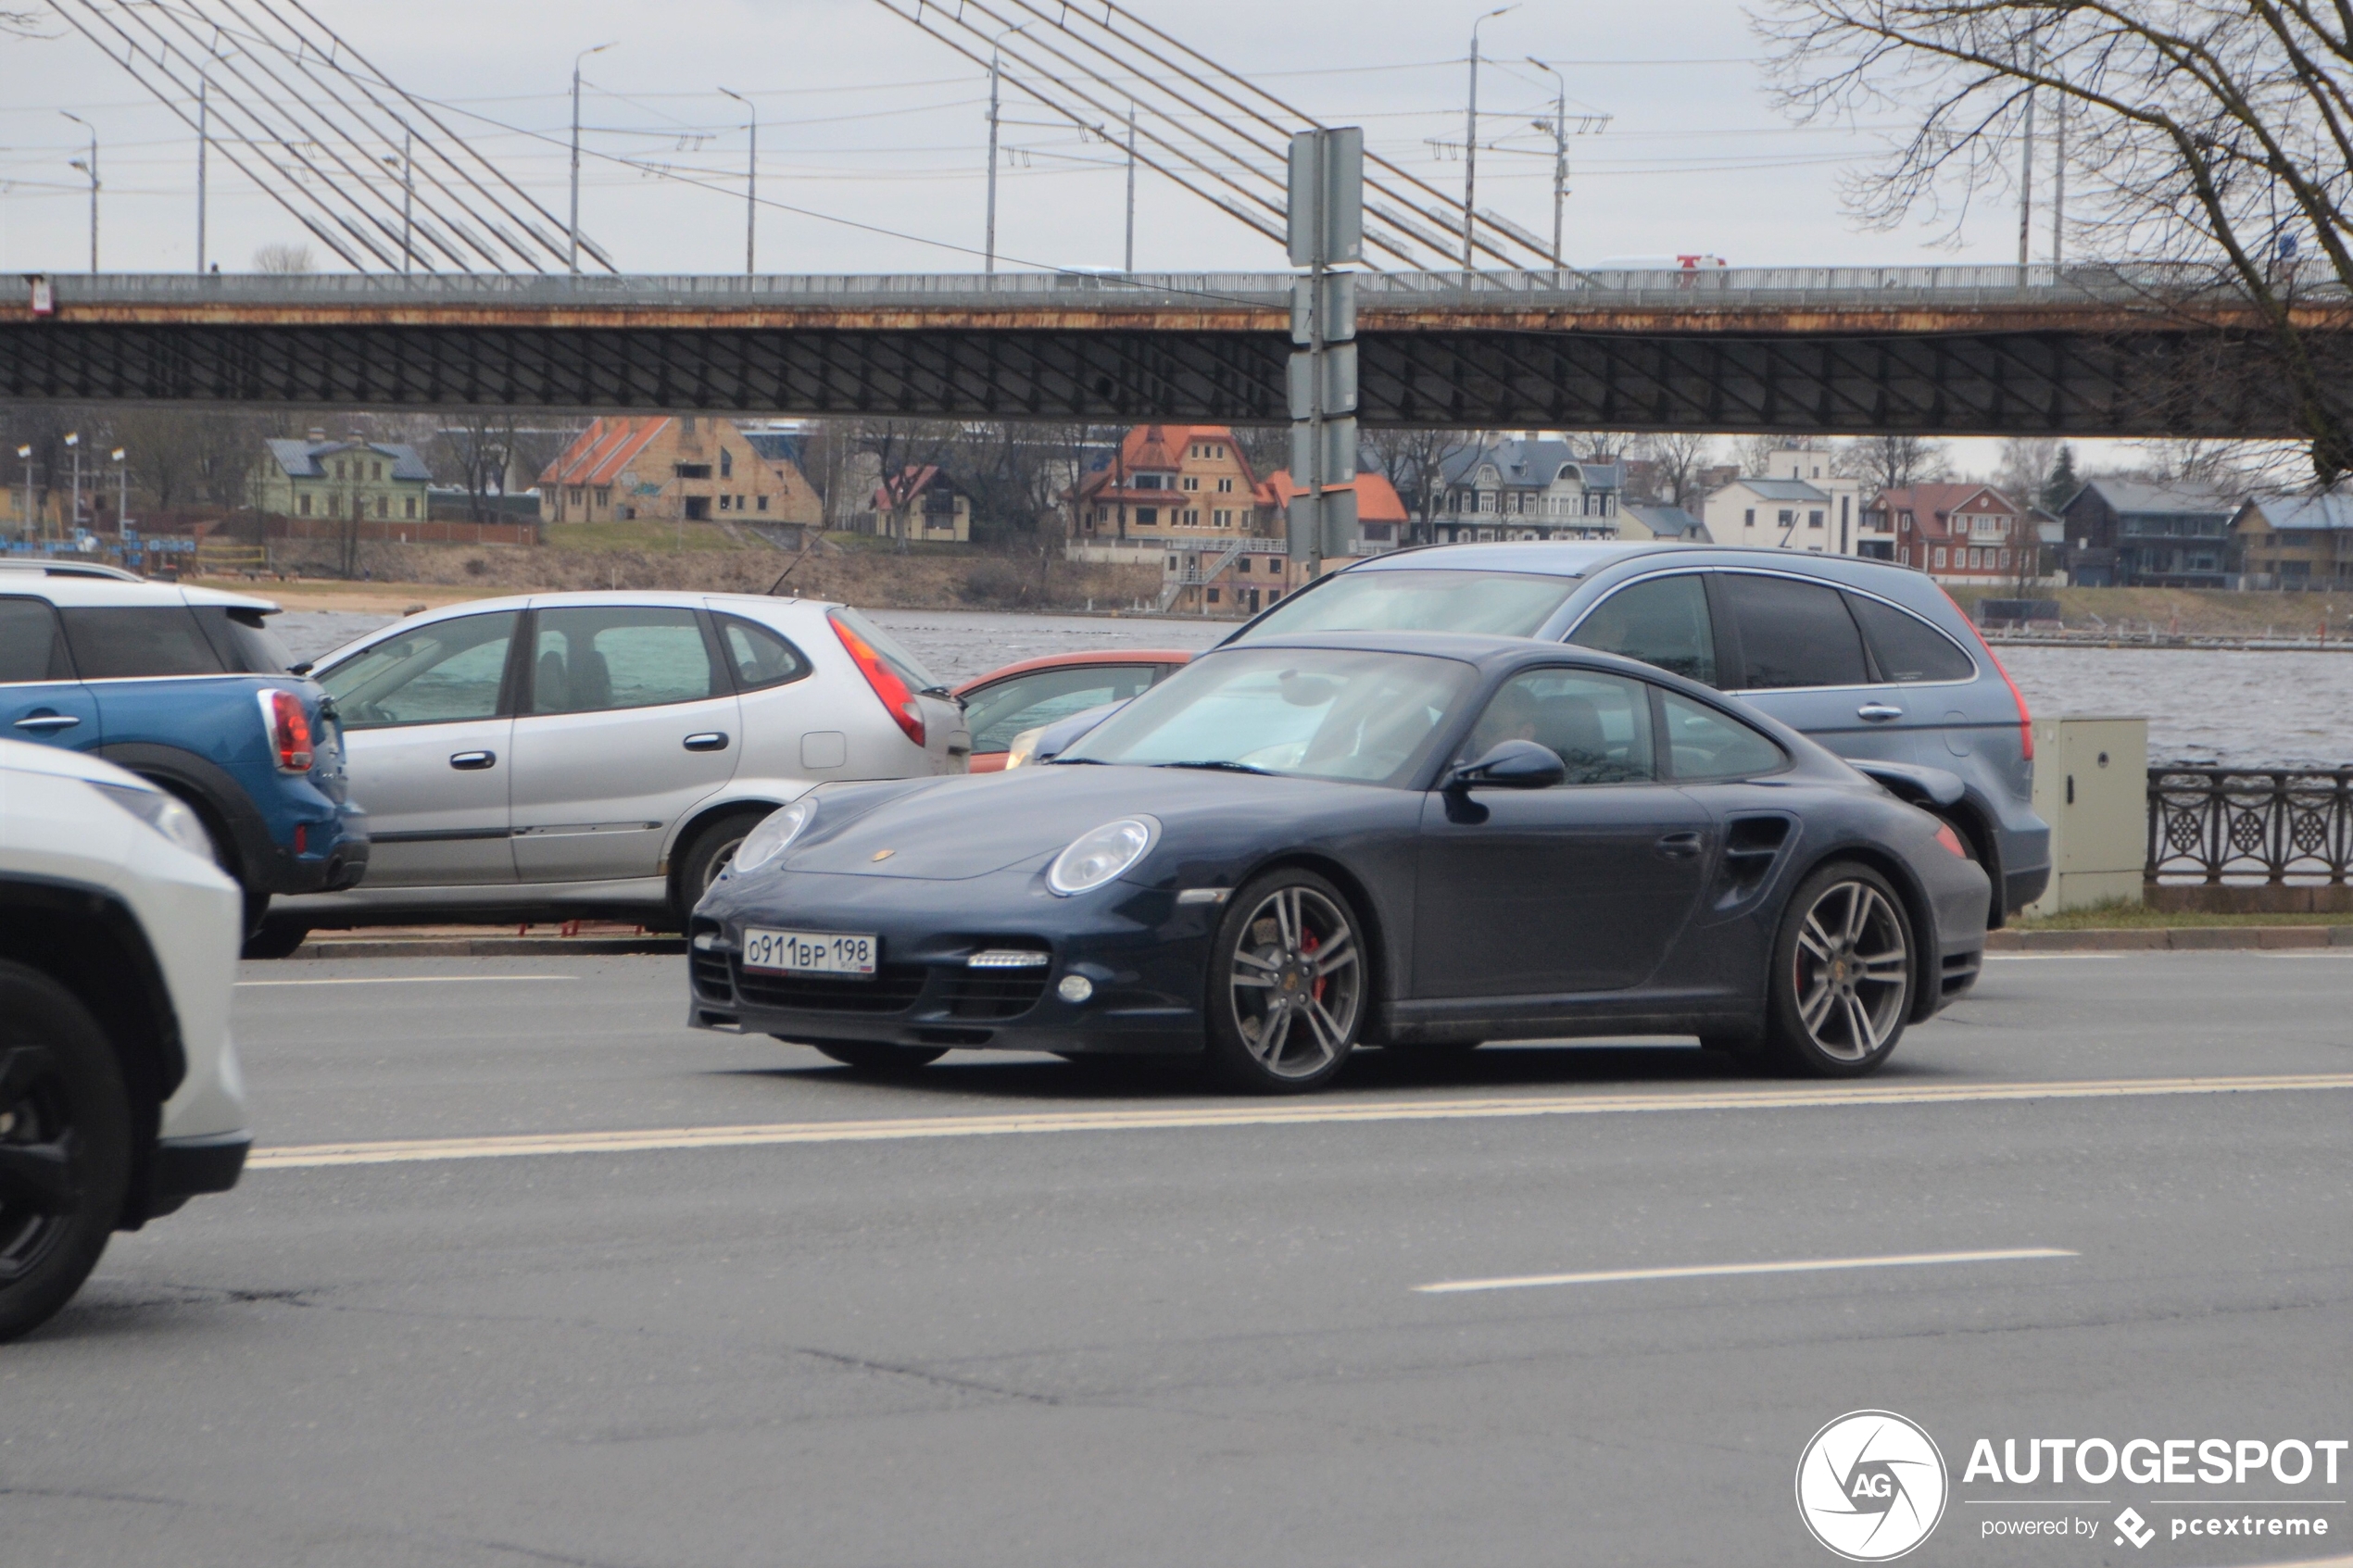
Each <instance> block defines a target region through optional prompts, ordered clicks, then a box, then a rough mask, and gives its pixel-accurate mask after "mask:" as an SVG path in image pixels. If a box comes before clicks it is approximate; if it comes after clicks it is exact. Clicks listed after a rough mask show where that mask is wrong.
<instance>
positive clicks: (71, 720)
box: [17, 713, 82, 734]
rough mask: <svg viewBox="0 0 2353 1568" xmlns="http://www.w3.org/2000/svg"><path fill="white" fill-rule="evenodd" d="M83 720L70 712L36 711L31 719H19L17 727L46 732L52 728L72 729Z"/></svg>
mask: <svg viewBox="0 0 2353 1568" xmlns="http://www.w3.org/2000/svg"><path fill="white" fill-rule="evenodd" d="M81 722H82V721H81V720H79V719H77V718H75V717H74V716H73V715H72V714H70V713H36V714H34V715H33V716H32V717H31V718H30V719H19V720H18V721H17V728H18V729H19V730H38V731H41V732H42V733H44V734H46V733H47V732H49V731H51V730H70V729H72V728H73V727H74V726H75V725H76V724H79V723H81Z"/></svg>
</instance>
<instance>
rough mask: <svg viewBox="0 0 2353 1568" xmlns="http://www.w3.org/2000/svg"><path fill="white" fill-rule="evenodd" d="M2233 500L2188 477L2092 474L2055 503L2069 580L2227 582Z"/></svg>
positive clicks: (2163, 584) (2231, 576)
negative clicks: (2163, 480)
mask: <svg viewBox="0 0 2353 1568" xmlns="http://www.w3.org/2000/svg"><path fill="white" fill-rule="evenodd" d="M2239 511H2240V507H2239V504H2238V502H2237V501H2236V500H2235V499H2233V498H2232V497H2230V496H2227V495H2223V494H2221V492H2220V491H2217V490H2213V489H2210V488H2208V487H2207V486H2204V485H2195V484H2153V483H2146V482H2145V481H2141V480H2136V479H2095V480H2093V481H2091V482H2090V483H2087V484H2085V485H2084V486H2083V488H2082V489H2081V490H2079V491H2077V492H2076V493H2075V497H2074V499H2072V500H2070V501H2069V502H2068V503H2067V505H2065V506H2064V507H2061V508H2059V516H2060V517H2061V518H2062V519H2064V520H2065V521H2066V523H2067V570H2068V578H2069V581H2070V582H2072V583H2074V584H2075V585H2076V586H2077V587H2080V588H2228V587H2232V586H2233V585H2234V584H2235V582H2236V578H2237V572H2236V571H2234V570H2233V561H2232V547H2231V525H2232V522H2233V520H2234V519H2235V518H2236V517H2237V516H2238V514H2239Z"/></svg>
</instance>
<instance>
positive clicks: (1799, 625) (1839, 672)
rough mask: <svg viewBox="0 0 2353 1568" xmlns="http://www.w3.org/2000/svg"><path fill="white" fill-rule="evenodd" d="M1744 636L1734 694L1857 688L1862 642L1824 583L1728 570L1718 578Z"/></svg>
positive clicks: (1841, 604) (1834, 592)
mask: <svg viewBox="0 0 2353 1568" xmlns="http://www.w3.org/2000/svg"><path fill="white" fill-rule="evenodd" d="M1717 585H1718V587H1719V588H1721V589H1722V591H1723V594H1724V600H1725V604H1726V607H1727V608H1729V609H1730V613H1731V620H1732V625H1733V627H1734V629H1735V630H1736V631H1737V633H1739V636H1740V644H1741V660H1742V669H1741V672H1740V676H1741V678H1740V680H1739V681H1738V682H1737V683H1736V684H1733V685H1732V687H1731V689H1732V690H1735V691H1750V692H1761V691H1771V690H1774V689H1775V688H1777V687H1784V686H1859V685H1861V684H1864V682H1865V681H1866V680H1867V679H1869V677H1868V675H1867V674H1866V672H1865V671H1864V668H1863V638H1862V634H1861V633H1858V632H1856V630H1855V618H1854V617H1853V616H1851V615H1849V614H1847V613H1846V600H1845V598H1844V596H1842V595H1841V594H1840V593H1839V591H1838V590H1837V589H1835V588H1832V587H1830V586H1828V585H1827V584H1824V583H1800V582H1798V581H1796V580H1795V579H1793V578H1788V577H1762V576H1756V575H1753V574H1751V573H1749V572H1744V571H1727V572H1724V573H1723V574H1722V575H1720V576H1719V577H1718V579H1717Z"/></svg>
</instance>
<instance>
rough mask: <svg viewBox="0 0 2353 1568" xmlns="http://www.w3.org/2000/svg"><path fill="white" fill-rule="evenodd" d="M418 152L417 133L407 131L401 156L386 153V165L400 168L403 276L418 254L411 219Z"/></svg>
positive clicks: (401, 146)
mask: <svg viewBox="0 0 2353 1568" xmlns="http://www.w3.org/2000/svg"><path fill="white" fill-rule="evenodd" d="M416 152H417V133H416V132H413V131H407V132H402V133H401V137H400V156H399V157H394V156H393V155H392V154H390V153H386V154H384V166H385V167H386V168H388V169H399V170H400V270H401V274H402V275H403V276H406V275H407V274H408V273H409V271H410V270H411V269H412V267H413V264H414V262H415V259H416V254H417V247H416V242H415V238H414V236H415V233H416V225H415V223H414V222H413V221H412V220H411V214H412V211H413V208H414V204H415V200H416V194H417V179H416V172H415V170H414V169H413V167H412V165H413V162H414V160H415V157H416Z"/></svg>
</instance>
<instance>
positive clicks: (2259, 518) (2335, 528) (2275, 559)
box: [2231, 490, 2353, 593]
mask: <svg viewBox="0 0 2353 1568" xmlns="http://www.w3.org/2000/svg"><path fill="white" fill-rule="evenodd" d="M2231 537H2232V540H2233V544H2234V546H2236V551H2237V558H2238V571H2239V585H2240V586H2241V587H2245V588H2274V589H2280V590H2283V591H2284V592H2287V593H2299V592H2305V593H2309V592H2319V593H2330V592H2334V593H2347V592H2353V493H2348V492H2347V491H2343V490H2332V491H2330V492H2328V493H2327V494H2326V495H2258V496H2255V497H2254V498H2253V499H2251V500H2249V501H2248V502H2247V503H2246V505H2245V506H2242V507H2241V508H2239V509H2238V515H2237V516H2236V517H2234V518H2233V519H2232V520H2231Z"/></svg>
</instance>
